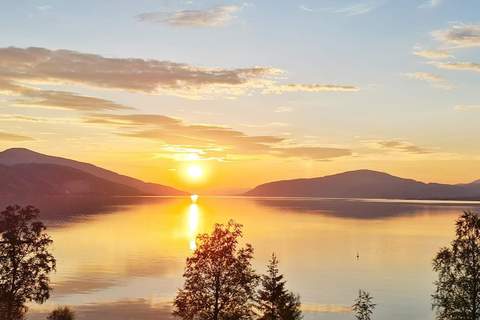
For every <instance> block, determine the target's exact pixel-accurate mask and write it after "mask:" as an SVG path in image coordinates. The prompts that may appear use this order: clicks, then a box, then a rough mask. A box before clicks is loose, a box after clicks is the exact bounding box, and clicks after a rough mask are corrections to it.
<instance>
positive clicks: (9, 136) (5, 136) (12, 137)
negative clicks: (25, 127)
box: [0, 131, 34, 142]
mask: <svg viewBox="0 0 480 320" xmlns="http://www.w3.org/2000/svg"><path fill="white" fill-rule="evenodd" d="M32 140H34V139H33V138H30V137H27V136H23V135H19V134H14V133H7V132H3V131H0V141H17V142H20V141H32Z"/></svg>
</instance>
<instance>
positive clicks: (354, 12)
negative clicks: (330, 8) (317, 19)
mask: <svg viewBox="0 0 480 320" xmlns="http://www.w3.org/2000/svg"><path fill="white" fill-rule="evenodd" d="M378 6H379V4H378V3H355V4H352V5H349V6H346V7H342V8H339V9H336V10H335V12H336V13H341V14H345V15H347V16H358V15H361V14H366V13H369V12H370V11H372V10H374V9H376V8H377V7H378Z"/></svg>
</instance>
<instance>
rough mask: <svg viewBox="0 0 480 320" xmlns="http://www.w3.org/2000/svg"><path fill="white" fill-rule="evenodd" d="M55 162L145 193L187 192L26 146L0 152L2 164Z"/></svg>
mask: <svg viewBox="0 0 480 320" xmlns="http://www.w3.org/2000/svg"><path fill="white" fill-rule="evenodd" d="M35 163H36V164H54V165H59V166H65V167H70V168H74V169H77V170H80V171H83V172H85V173H88V174H90V175H93V176H95V177H98V178H101V179H104V180H106V181H110V182H114V183H117V184H121V185H125V186H128V187H131V188H134V189H137V190H138V191H140V193H141V194H143V195H156V196H178V195H186V194H188V193H187V192H184V191H181V190H178V189H175V188H172V187H169V186H165V185H161V184H156V183H150V182H144V181H142V180H140V179H136V178H132V177H129V176H126V175H122V174H119V173H116V172H114V171H111V170H108V169H104V168H101V167H99V166H96V165H94V164H90V163H87V162H81V161H76V160H72V159H67V158H62V157H57V156H50V155H46V154H42V153H39V152H36V151H33V150H30V149H26V148H10V149H6V150H4V151H2V152H0V165H4V166H14V165H18V164H35Z"/></svg>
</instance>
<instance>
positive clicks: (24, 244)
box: [0, 206, 55, 320]
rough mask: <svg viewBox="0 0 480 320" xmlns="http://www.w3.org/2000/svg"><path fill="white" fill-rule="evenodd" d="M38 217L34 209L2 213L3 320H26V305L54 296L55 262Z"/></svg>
mask: <svg viewBox="0 0 480 320" xmlns="http://www.w3.org/2000/svg"><path fill="white" fill-rule="evenodd" d="M38 214H39V210H38V209H36V208H34V207H32V206H27V207H24V208H21V207H19V206H9V207H7V208H6V209H5V211H3V212H1V213H0V232H1V239H0V299H1V300H0V301H1V303H0V320H17V319H22V318H23V315H24V313H25V311H26V307H25V303H26V302H30V301H35V302H37V303H43V302H44V301H45V300H47V299H48V298H49V296H50V290H51V288H50V285H49V283H50V278H49V273H50V272H52V271H54V270H55V258H54V257H53V256H52V255H51V254H50V252H49V251H48V247H49V246H50V244H51V243H52V240H51V239H50V237H49V236H48V235H47V234H46V233H45V229H46V228H45V226H44V225H43V223H41V222H40V221H38V220H37V218H38Z"/></svg>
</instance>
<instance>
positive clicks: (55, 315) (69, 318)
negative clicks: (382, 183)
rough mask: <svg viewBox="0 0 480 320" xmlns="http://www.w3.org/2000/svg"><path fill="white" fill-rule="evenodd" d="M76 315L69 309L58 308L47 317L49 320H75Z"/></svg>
mask: <svg viewBox="0 0 480 320" xmlns="http://www.w3.org/2000/svg"><path fill="white" fill-rule="evenodd" d="M73 319H75V313H74V312H73V311H72V310H70V308H69V307H58V308H57V309H55V310H53V311H52V312H51V313H50V314H49V315H48V317H47V320H73Z"/></svg>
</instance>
